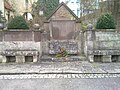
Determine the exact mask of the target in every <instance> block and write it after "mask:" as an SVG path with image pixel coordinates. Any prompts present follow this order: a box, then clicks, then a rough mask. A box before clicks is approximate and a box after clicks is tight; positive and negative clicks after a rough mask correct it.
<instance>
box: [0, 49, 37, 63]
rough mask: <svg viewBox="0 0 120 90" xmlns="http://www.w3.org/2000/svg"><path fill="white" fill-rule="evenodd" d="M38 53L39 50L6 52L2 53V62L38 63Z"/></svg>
mask: <svg viewBox="0 0 120 90" xmlns="http://www.w3.org/2000/svg"><path fill="white" fill-rule="evenodd" d="M37 60H38V51H37V50H5V51H3V52H0V62H1V63H6V62H16V63H24V62H37Z"/></svg>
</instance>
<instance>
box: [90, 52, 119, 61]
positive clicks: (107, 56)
mask: <svg viewBox="0 0 120 90" xmlns="http://www.w3.org/2000/svg"><path fill="white" fill-rule="evenodd" d="M88 58H89V59H90V61H91V62H117V61H118V62H120V50H93V51H92V53H90V52H88Z"/></svg>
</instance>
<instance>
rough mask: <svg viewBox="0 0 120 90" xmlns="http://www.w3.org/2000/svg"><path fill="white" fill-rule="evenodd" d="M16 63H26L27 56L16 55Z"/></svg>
mask: <svg viewBox="0 0 120 90" xmlns="http://www.w3.org/2000/svg"><path fill="white" fill-rule="evenodd" d="M16 63H25V56H16Z"/></svg>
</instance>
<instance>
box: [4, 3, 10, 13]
mask: <svg viewBox="0 0 120 90" xmlns="http://www.w3.org/2000/svg"><path fill="white" fill-rule="evenodd" d="M4 7H5V9H7V10H9V11H12V6H11V5H10V3H9V2H8V1H5V2H4Z"/></svg>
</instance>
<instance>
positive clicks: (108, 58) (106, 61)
mask: <svg viewBox="0 0 120 90" xmlns="http://www.w3.org/2000/svg"><path fill="white" fill-rule="evenodd" d="M102 62H104V63H110V62H112V60H111V55H103V58H102Z"/></svg>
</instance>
